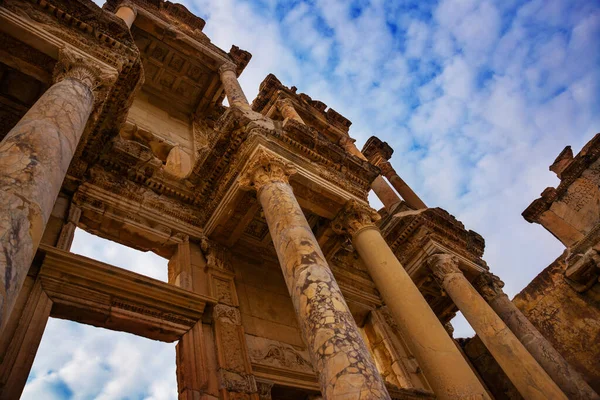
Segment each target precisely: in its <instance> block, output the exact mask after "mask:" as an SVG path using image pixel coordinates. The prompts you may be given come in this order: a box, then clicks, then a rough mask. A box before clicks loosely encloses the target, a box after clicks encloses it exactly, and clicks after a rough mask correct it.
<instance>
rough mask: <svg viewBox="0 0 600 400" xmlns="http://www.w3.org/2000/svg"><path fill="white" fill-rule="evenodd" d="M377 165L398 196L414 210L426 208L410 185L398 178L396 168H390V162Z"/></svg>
mask: <svg viewBox="0 0 600 400" xmlns="http://www.w3.org/2000/svg"><path fill="white" fill-rule="evenodd" d="M377 166H378V167H379V168H380V169H381V173H382V174H383V176H385V177H386V178H387V180H388V181H390V183H391V184H392V186H393V187H394V189H396V191H398V193H400V196H402V198H403V199H404V201H405V202H406V204H408V205H409V206H410V207H412V208H414V209H416V210H420V209H422V208H427V206H426V205H425V203H424V202H423V200H421V198H420V197H419V196H417V194H416V193H415V192H413V190H412V189H411V188H410V186H408V185H407V184H406V182H404V180H403V179H402V178H400V176H399V175H398V173H397V172H396V170H395V169H394V168H392V164H390V162H389V161H383V162H381V163H380V164H378V165H377Z"/></svg>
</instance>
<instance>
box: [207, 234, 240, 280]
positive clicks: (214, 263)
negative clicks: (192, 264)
mask: <svg viewBox="0 0 600 400" xmlns="http://www.w3.org/2000/svg"><path fill="white" fill-rule="evenodd" d="M201 248H202V253H203V254H204V257H206V266H207V267H208V268H214V269H218V270H222V271H229V272H233V267H232V266H231V257H230V254H229V251H228V250H227V249H226V248H224V247H223V246H221V245H219V244H217V243H215V242H213V241H211V240H209V239H207V238H202V242H201Z"/></svg>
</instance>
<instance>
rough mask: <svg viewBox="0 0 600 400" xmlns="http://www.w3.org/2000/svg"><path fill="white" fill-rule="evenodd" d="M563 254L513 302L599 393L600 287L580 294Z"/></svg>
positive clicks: (596, 286)
mask: <svg viewBox="0 0 600 400" xmlns="http://www.w3.org/2000/svg"><path fill="white" fill-rule="evenodd" d="M564 259H565V255H564V254H563V255H562V256H561V257H559V258H558V259H557V260H556V261H554V262H553V263H552V264H550V266H548V267H547V268H546V269H545V270H544V271H542V272H541V273H540V274H539V275H538V276H537V277H536V278H535V279H534V280H533V281H531V283H530V284H529V285H528V286H527V287H526V288H525V289H523V290H522V291H521V292H520V293H519V294H518V295H517V296H515V298H514V299H513V302H514V303H515V305H516V306H517V307H518V308H519V309H520V310H521V311H522V312H523V314H524V315H525V316H526V317H527V319H529V321H531V323H532V324H533V325H534V326H535V327H536V328H537V329H538V330H539V331H540V333H542V335H544V337H545V338H547V339H548V340H549V341H550V343H551V344H552V345H553V347H554V348H556V350H558V351H559V352H560V354H561V355H562V356H563V357H564V358H565V359H566V360H567V361H568V362H569V364H571V365H572V366H573V367H574V368H576V370H578V371H579V372H580V373H582V374H583V376H584V379H585V380H586V381H587V382H588V383H589V384H590V385H591V386H592V388H593V389H594V390H595V391H596V392H597V393H598V392H600V366H599V365H598V355H599V354H600V343H598V340H596V339H595V338H597V337H598V335H600V307H599V305H598V304H599V302H598V301H599V299H600V290H599V289H598V285H597V284H596V285H595V286H594V287H593V288H592V289H590V290H588V291H587V292H585V293H577V292H576V291H575V290H573V288H572V287H571V286H569V284H568V283H567V282H566V281H565V279H564V273H565V269H566V266H565V260H564Z"/></svg>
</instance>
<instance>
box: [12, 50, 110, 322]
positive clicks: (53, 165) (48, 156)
mask: <svg viewBox="0 0 600 400" xmlns="http://www.w3.org/2000/svg"><path fill="white" fill-rule="evenodd" d="M115 75H116V74H115ZM115 75H112V74H109V75H107V74H104V73H103V72H102V71H101V70H100V68H98V67H97V66H96V65H94V64H92V63H91V62H90V61H89V60H87V59H83V58H81V57H79V56H77V55H75V54H74V53H72V52H71V51H68V50H61V51H60V55H59V60H58V62H57V65H56V70H55V76H54V84H53V85H52V86H51V87H50V88H49V89H48V90H47V91H46V93H44V94H43V95H42V96H41V97H40V98H39V100H38V101H37V102H36V103H35V104H34V105H33V106H32V107H31V108H30V109H29V111H27V113H26V114H25V116H23V118H22V119H21V120H20V121H19V122H18V123H17V125H16V126H15V127H14V128H13V129H12V130H11V131H10V132H9V133H8V134H7V135H6V137H5V138H4V139H3V140H2V142H1V143H0V280H1V282H2V283H1V287H0V331H1V330H2V328H3V327H4V325H5V323H6V320H7V319H8V315H9V314H10V311H11V309H12V306H13V304H14V301H15V299H16V297H17V294H18V293H19V290H20V289H21V286H22V285H23V280H24V279H25V275H26V274H27V271H28V270H29V266H30V265H31V261H32V259H33V255H34V254H35V252H36V249H37V247H38V245H39V243H40V240H41V237H42V234H43V232H44V227H45V226H46V223H47V222H48V219H49V217H50V213H51V212H52V208H53V206H54V202H55V201H56V198H57V197H58V193H59V191H60V188H61V185H62V182H63V180H64V178H65V175H66V173H67V168H68V167H69V164H70V162H71V159H72V158H73V154H74V152H75V149H76V147H77V144H78V143H79V139H80V138H81V135H82V133H83V130H84V128H85V126H86V123H87V121H88V118H89V116H90V114H91V112H92V109H93V108H94V99H95V94H94V89H96V88H98V87H99V86H100V85H101V83H103V82H106V83H108V80H109V79H114V78H115V77H116V76H115Z"/></svg>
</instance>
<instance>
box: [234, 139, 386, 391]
mask: <svg viewBox="0 0 600 400" xmlns="http://www.w3.org/2000/svg"><path fill="white" fill-rule="evenodd" d="M293 173H295V170H294V169H293V168H292V166H291V164H289V163H287V162H286V161H284V160H283V159H281V158H279V156H276V155H275V154H273V153H271V152H269V151H266V150H259V152H258V154H255V155H254V157H253V158H252V160H251V161H250V162H249V164H248V165H247V167H246V169H245V171H244V172H243V174H242V176H241V177H240V184H241V186H242V187H246V188H252V189H254V190H256V191H257V196H258V199H259V201H260V203H261V205H262V207H263V210H264V214H265V218H266V220H267V224H268V226H269V231H270V233H271V238H272V239H273V244H274V246H275V250H276V252H277V256H278V258H279V263H280V264H281V268H282V270H283V275H284V278H285V282H286V284H287V287H288V290H289V293H290V296H291V298H292V302H293V304H294V308H295V310H296V314H297V316H298V320H299V323H300V327H301V330H302V335H303V338H304V341H305V343H306V345H307V347H308V352H309V354H310V357H311V360H312V364H313V367H314V368H315V370H316V371H317V374H318V376H319V383H320V387H321V393H323V395H324V398H326V399H342V398H348V399H350V398H351V399H357V400H358V399H360V400H366V399H373V400H375V399H389V398H390V397H389V394H388V393H387V390H386V388H385V386H384V383H383V380H382V379H381V376H380V375H379V372H378V371H377V368H376V367H375V363H374V362H373V360H372V358H371V355H370V354H369V350H368V349H367V347H366V345H365V343H364V342H363V339H362V336H361V334H360V332H359V330H358V327H357V326H356V323H355V321H354V318H353V317H352V314H351V313H350V310H349V309H348V306H347V304H346V302H345V301H344V298H343V296H342V293H341V291H340V288H339V287H338V285H337V283H336V281H335V278H334V276H333V274H332V272H331V270H330V269H329V266H328V265H327V261H326V260H325V257H324V256H323V253H322V252H321V249H320V248H319V245H318V243H317V240H316V239H315V236H314V235H313V233H312V230H311V228H310V226H309V225H308V222H307V221H306V218H305V216H304V214H303V213H302V209H301V208H300V206H299V205H298V202H297V200H296V198H295V197H294V193H293V190H292V187H291V186H290V184H289V182H288V178H289V176H290V175H292V174H293Z"/></svg>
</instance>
